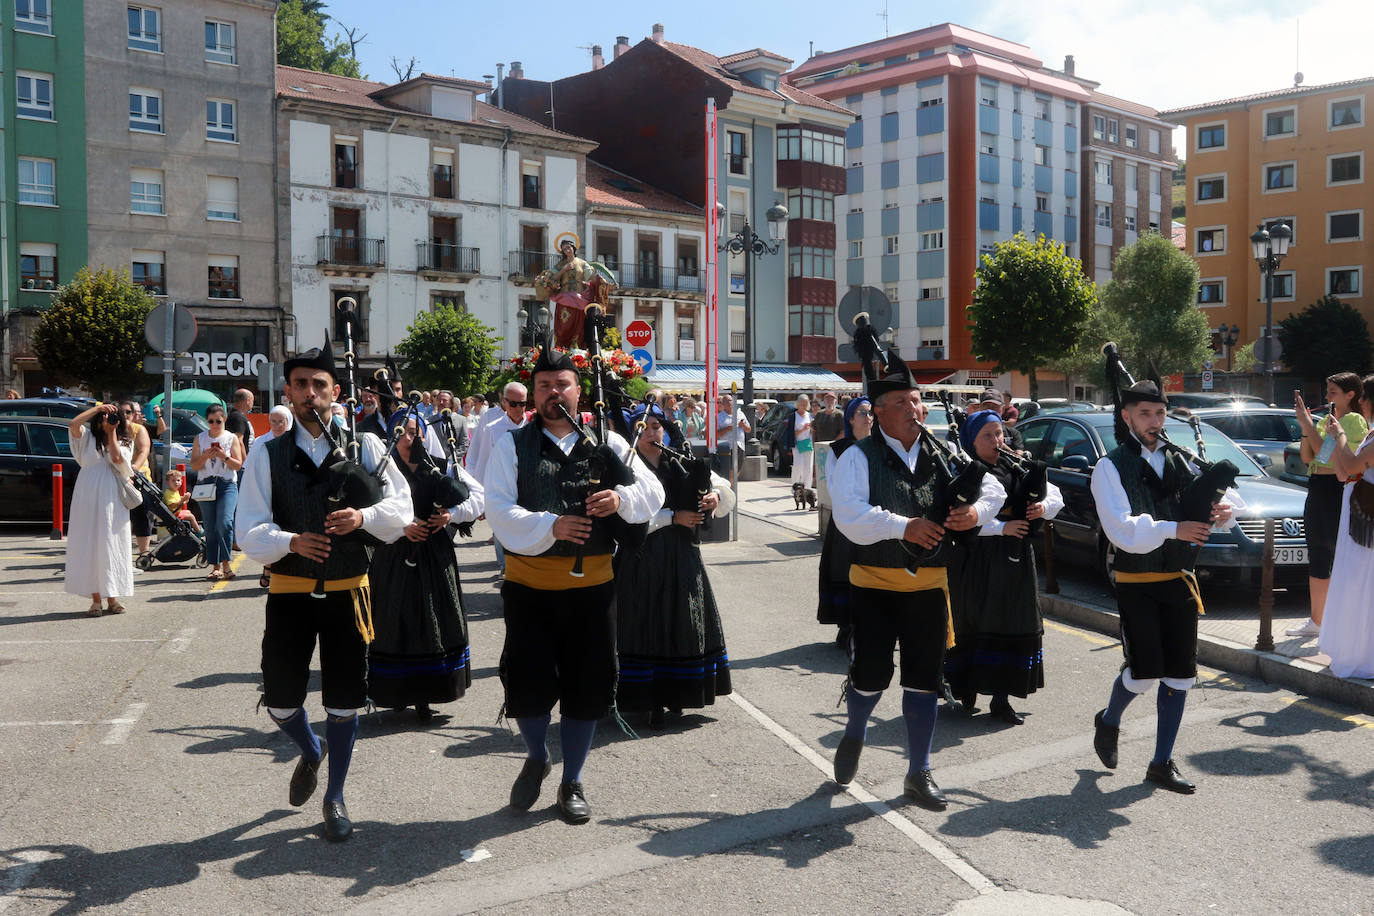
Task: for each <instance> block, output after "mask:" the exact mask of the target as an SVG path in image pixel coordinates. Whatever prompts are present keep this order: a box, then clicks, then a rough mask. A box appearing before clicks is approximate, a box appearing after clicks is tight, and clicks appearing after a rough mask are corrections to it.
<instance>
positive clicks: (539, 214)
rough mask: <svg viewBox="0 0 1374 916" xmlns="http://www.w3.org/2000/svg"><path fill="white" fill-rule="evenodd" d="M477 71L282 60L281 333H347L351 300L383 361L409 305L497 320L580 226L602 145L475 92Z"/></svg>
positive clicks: (507, 323) (506, 344)
mask: <svg viewBox="0 0 1374 916" xmlns="http://www.w3.org/2000/svg"><path fill="white" fill-rule="evenodd" d="M488 88H489V87H488V85H487V84H486V83H483V82H476V81H473V80H466V79H458V78H453V77H443V76H433V75H429V74H424V75H421V76H418V77H415V78H414V79H410V80H406V81H404V82H401V83H396V84H391V85H388V84H386V83H378V82H372V81H369V80H356V79H349V78H346V77H340V76H332V75H329V74H324V73H315V72H313V71H309V70H298V69H295V68H293V67H278V68H277V132H278V135H279V137H280V138H281V142H280V144H279V146H278V155H279V156H280V162H279V164H278V173H279V175H280V176H281V179H280V180H279V182H278V185H277V207H278V225H279V227H280V233H281V234H280V237H279V239H278V246H279V248H280V250H281V251H282V252H284V254H283V258H282V262H281V268H280V272H279V275H278V283H279V286H280V293H279V294H280V296H281V299H282V302H283V304H284V305H285V306H286V307H287V308H288V309H289V310H290V312H291V314H292V317H293V319H294V336H293V338H292V341H291V343H290V345H291V346H298V347H308V346H317V345H318V343H319V340H320V339H321V337H322V335H323V334H324V333H326V331H328V332H329V333H331V334H332V335H333V338H334V339H335V340H340V339H341V338H342V328H341V326H340V323H339V321H338V316H339V311H338V303H339V300H340V299H342V298H344V297H351V298H353V299H355V300H356V301H357V302H358V305H359V319H360V320H359V322H358V325H357V327H356V328H355V329H354V338H355V344H356V351H357V353H358V356H359V362H360V364H362V365H364V366H380V365H381V364H382V362H383V360H384V358H385V356H386V354H388V353H391V352H393V351H394V350H395V348H396V344H397V343H399V342H400V341H401V340H402V339H403V338H404V337H405V336H406V333H407V328H408V327H409V326H410V325H411V324H412V323H413V322H414V320H415V317H416V315H418V314H420V313H421V312H424V311H427V310H429V309H431V308H433V307H434V306H435V305H436V304H438V303H440V302H447V303H452V304H453V305H456V306H457V307H459V308H462V309H465V310H467V311H468V312H470V313H472V314H473V315H475V316H477V318H479V319H480V320H481V321H482V322H484V323H485V324H487V325H488V326H490V327H492V328H494V329H495V330H496V332H497V334H498V335H500V337H501V338H502V340H503V344H502V349H503V351H504V353H505V354H507V355H509V354H512V353H514V352H515V351H516V349H517V347H518V346H519V345H520V343H521V337H522V333H523V328H522V325H521V323H520V322H519V321H518V319H517V317H516V315H517V312H518V311H519V309H520V306H521V300H522V299H523V298H526V297H530V296H531V295H532V292H533V287H534V280H535V277H536V276H537V275H538V274H539V273H540V272H541V271H543V270H545V269H546V268H549V267H551V266H553V264H554V263H555V262H556V259H557V255H556V254H555V253H554V245H555V242H556V240H557V238H558V237H559V236H561V235H562V234H564V233H577V231H578V228H579V217H580V214H581V213H582V211H583V208H584V205H585V199H584V194H583V188H584V186H585V181H586V179H585V171H586V155H587V153H588V152H589V151H590V150H591V149H592V148H593V147H594V146H595V145H596V144H595V143H592V142H590V141H587V140H583V139H580V138H578V137H574V136H572V135H570V134H566V133H562V132H560V131H556V130H553V129H550V128H547V127H544V126H542V125H540V124H536V123H534V122H532V121H528V120H526V119H525V118H522V117H520V116H518V115H515V114H511V113H510V112H506V111H502V110H500V109H497V108H494V107H492V106H490V105H488V104H486V103H485V102H483V101H481V100H480V99H478V98H477V96H478V94H479V93H481V92H483V91H485V90H487V89H488Z"/></svg>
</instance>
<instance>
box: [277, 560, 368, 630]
mask: <svg viewBox="0 0 1374 916" xmlns="http://www.w3.org/2000/svg"><path fill="white" fill-rule="evenodd" d="M317 581H319V580H317V579H309V578H306V577H305V576H288V575H286V574H285V573H279V572H274V573H272V580H271V582H269V583H268V586H267V592H268V594H271V595H305V594H309V593H311V592H313V591H314V590H315V583H316V582H317ZM324 590H325V592H342V591H347V592H351V593H352V594H353V623H354V625H355V626H357V628H358V634H359V635H360V636H362V638H363V642H365V643H367V644H368V645H371V644H372V640H373V639H375V638H376V635H377V634H376V631H375V630H374V629H373V627H372V589H371V587H370V583H369V582H368V579H367V573H363V574H362V575H361V576H353V577H352V578H350V579H326V580H325V582H324Z"/></svg>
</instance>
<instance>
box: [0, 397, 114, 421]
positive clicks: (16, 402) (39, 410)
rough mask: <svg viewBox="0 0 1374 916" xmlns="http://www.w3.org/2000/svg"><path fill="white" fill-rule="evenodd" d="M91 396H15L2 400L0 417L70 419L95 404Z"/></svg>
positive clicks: (0, 402)
mask: <svg viewBox="0 0 1374 916" xmlns="http://www.w3.org/2000/svg"><path fill="white" fill-rule="evenodd" d="M95 403H96V402H95V401H94V400H92V399H91V398H65V397H64V398H14V399H11V400H8V401H0V417H61V418H63V419H67V420H70V419H71V418H72V417H74V416H76V415H77V414H79V413H81V412H83V411H86V410H90V409H91V408H92V407H94V406H95Z"/></svg>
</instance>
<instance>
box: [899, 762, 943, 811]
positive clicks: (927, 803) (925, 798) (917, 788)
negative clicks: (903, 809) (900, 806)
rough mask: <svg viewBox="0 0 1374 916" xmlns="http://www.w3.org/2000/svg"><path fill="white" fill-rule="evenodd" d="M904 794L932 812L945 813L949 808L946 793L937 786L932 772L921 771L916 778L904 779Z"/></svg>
mask: <svg viewBox="0 0 1374 916" xmlns="http://www.w3.org/2000/svg"><path fill="white" fill-rule="evenodd" d="M902 794H903V795H905V796H906V797H907V798H909V799H911V800H912V801H914V802H915V803H916V804H918V805H920V806H921V807H922V808H929V809H930V810H931V811H943V810H945V809H946V808H948V807H949V802H947V801H945V793H943V792H941V791H940V787H939V786H937V785H936V784H935V777H933V776H931V775H930V770H921V771H920V772H919V773H917V774H916V775H915V776H908V777H906V778H905V779H903V780H902Z"/></svg>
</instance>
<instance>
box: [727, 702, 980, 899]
mask: <svg viewBox="0 0 1374 916" xmlns="http://www.w3.org/2000/svg"><path fill="white" fill-rule="evenodd" d="M728 696H729V698H730V699H731V700H732V701H733V702H734V704H735V705H736V706H738V707H739V708H740V709H742V710H744V711H745V712H746V713H748V714H749V715H750V717H752V718H753V719H754V720H755V721H756V722H758V723H759V724H760V725H762V726H763V727H764V728H766V729H768V731H770V732H772V733H773V734H774V735H775V736H777V737H778V738H780V739H782V742H783V743H784V744H786V745H787V746H788V747H790V748H791V749H792V750H794V751H796V753H797V754H799V755H800V756H801V757H802V758H803V759H805V760H806V761H807V762H808V763H810V764H811V765H812V766H814V767H815V768H816V769H818V770H820V771H821V772H822V773H824V774H825V775H826V776H832V775H833V773H834V770H835V767H834V764H833V763H832V762H831V761H829V760H826V759H825V758H824V757H822V756H821V755H820V754H818V753H816V752H815V751H814V750H812V749H811V747H810V746H809V745H807V744H806V742H804V741H802V740H801V739H800V738H798V737H797V736H796V735H794V734H792V733H791V732H789V731H788V730H787V729H785V728H783V727H782V726H781V725H779V724H778V723H777V722H775V721H774V720H773V719H772V718H770V717H769V716H768V714H767V713H765V712H763V711H762V710H760V709H759V708H758V707H757V706H755V705H754V704H753V703H750V702H749V701H748V700H746V699H745V698H744V697H742V696H740V695H739V693H731V694H729V695H728ZM844 788H845V791H847V792H848V793H849V794H850V795H852V796H854V797H855V798H856V799H858V800H859V801H860V802H862V803H863V804H864V806H865V807H867V808H868V809H869V810H870V811H872V812H873V813H874V814H876V815H878V817H880V818H882V819H883V820H884V821H887V823H889V824H891V825H892V826H893V827H896V828H897V829H898V830H900V831H901V832H902V833H903V834H905V835H906V836H907V838H908V839H910V840H911V841H912V842H914V843H915V844H916V845H917V846H919V847H921V848H922V849H924V850H925V851H926V852H928V853H930V855H931V856H932V857H934V859H935V860H936V861H937V862H939V863H940V864H941V865H943V866H944V867H945V868H947V869H949V871H951V872H953V873H954V875H955V877H957V878H959V879H960V880H962V881H963V882H964V883H965V884H967V885H968V886H969V887H971V888H973V890H975V891H977V892H978V893H980V894H1000V893H1002V889H1001V888H1000V887H998V886H997V885H996V884H994V883H993V882H992V881H991V880H990V879H989V878H987V877H986V876H985V875H984V874H983V873H982V872H980V871H978V870H977V869H975V868H974V867H973V866H972V865H970V864H969V863H967V862H965V861H964V860H963V859H961V858H959V856H958V854H956V853H955V852H954V851H953V850H951V849H950V848H949V847H948V846H946V845H945V844H943V843H941V842H940V841H939V840H937V839H935V837H933V836H931V835H930V834H929V833H926V832H925V831H924V830H922V829H921V828H920V827H917V826H916V825H915V824H914V823H912V821H910V820H909V819H907V818H905V817H903V816H902V815H900V814H898V813H897V812H896V811H894V810H892V808H891V807H889V806H888V805H887V803H885V802H883V801H882V800H880V799H879V798H878V797H877V796H875V795H872V794H871V793H869V792H868V791H867V790H866V789H864V788H863V786H860V785H859V784H858V783H850V784H849V785H847V786H845V787H844Z"/></svg>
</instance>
